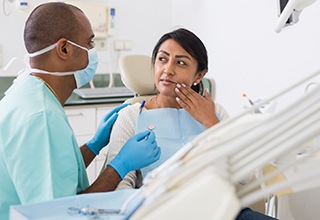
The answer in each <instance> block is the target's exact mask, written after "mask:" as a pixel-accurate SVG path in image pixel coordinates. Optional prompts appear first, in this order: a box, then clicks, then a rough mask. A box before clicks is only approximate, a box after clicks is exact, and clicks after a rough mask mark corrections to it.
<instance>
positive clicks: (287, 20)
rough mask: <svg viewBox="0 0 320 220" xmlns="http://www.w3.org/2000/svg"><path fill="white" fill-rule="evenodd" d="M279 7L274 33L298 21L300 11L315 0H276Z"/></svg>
mask: <svg viewBox="0 0 320 220" xmlns="http://www.w3.org/2000/svg"><path fill="white" fill-rule="evenodd" d="M277 1H278V6H279V19H278V22H277V24H276V28H275V31H276V32H277V33H279V32H280V31H281V30H282V29H283V28H284V27H286V26H288V25H293V24H295V23H297V22H298V21H299V16H300V13H301V12H302V10H303V9H304V8H306V7H308V6H309V5H311V4H313V3H314V2H315V1H316V0H277Z"/></svg>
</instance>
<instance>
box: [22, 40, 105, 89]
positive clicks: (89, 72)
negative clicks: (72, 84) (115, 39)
mask: <svg viewBox="0 0 320 220" xmlns="http://www.w3.org/2000/svg"><path fill="white" fill-rule="evenodd" d="M68 42H69V43H70V44H72V45H74V46H76V47H79V48H81V49H83V50H86V51H87V53H88V61H89V62H88V66H87V67H86V68H84V69H82V70H76V71H72V72H49V71H45V70H41V69H36V68H31V71H32V72H33V73H42V74H51V75H56V76H67V75H74V78H75V80H76V84H77V88H80V87H82V86H83V85H85V84H87V83H88V82H90V81H91V80H92V79H93V77H94V75H95V73H96V70H97V66H98V62H99V60H98V54H97V50H96V48H92V49H90V50H88V49H87V48H85V47H82V46H80V45H78V44H76V43H73V42H72V41H68ZM56 45H57V44H56V43H55V44H52V45H50V46H48V47H46V48H44V49H42V50H39V51H37V52H34V53H31V54H28V56H29V57H35V56H38V55H41V54H44V53H46V52H48V51H50V50H52V49H53V48H55V47H56Z"/></svg>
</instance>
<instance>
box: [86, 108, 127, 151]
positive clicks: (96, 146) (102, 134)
mask: <svg viewBox="0 0 320 220" xmlns="http://www.w3.org/2000/svg"><path fill="white" fill-rule="evenodd" d="M128 105H130V104H122V105H120V106H118V107H116V108H114V109H113V110H112V111H110V112H109V113H108V114H107V115H105V116H104V118H103V119H102V120H101V122H100V124H99V127H98V129H97V132H96V134H95V135H94V137H93V138H92V139H91V140H90V141H88V142H87V146H88V148H89V149H90V150H91V151H92V152H93V153H94V154H95V155H98V154H99V152H100V150H101V149H102V148H104V147H105V146H106V145H107V144H108V143H109V140H110V133H111V129H112V126H113V124H114V122H115V121H116V120H117V118H118V112H119V111H120V110H121V109H123V108H125V107H126V106H128Z"/></svg>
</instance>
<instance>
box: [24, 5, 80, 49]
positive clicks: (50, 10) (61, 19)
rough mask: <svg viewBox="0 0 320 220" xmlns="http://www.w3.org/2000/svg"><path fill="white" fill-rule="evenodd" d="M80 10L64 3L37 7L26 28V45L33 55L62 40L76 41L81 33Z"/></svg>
mask: <svg viewBox="0 0 320 220" xmlns="http://www.w3.org/2000/svg"><path fill="white" fill-rule="evenodd" d="M77 10H78V11H81V10H80V9H79V8H77V7H75V6H73V5H70V4H66V3H62V2H50V3H44V4H41V5H39V6H38V7H36V8H35V9H34V10H33V11H32V13H31V14H30V16H29V17H28V19H27V21H26V23H25V28H24V43H25V47H26V49H27V51H28V52H29V53H33V52H35V51H38V50H40V49H43V48H45V47H47V46H49V45H51V44H54V43H56V42H57V41H58V40H59V39H61V38H66V39H68V40H74V39H75V38H76V37H77V36H78V35H79V34H80V31H81V24H80V22H79V20H78V18H77V15H76V13H75V12H76V11H77Z"/></svg>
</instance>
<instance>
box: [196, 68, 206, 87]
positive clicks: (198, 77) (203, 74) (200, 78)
mask: <svg viewBox="0 0 320 220" xmlns="http://www.w3.org/2000/svg"><path fill="white" fill-rule="evenodd" d="M207 72H208V71H207V70H203V71H201V72H199V73H197V76H196V78H195V81H194V82H195V83H197V84H198V83H200V81H201V80H202V79H203V77H204V76H205V75H206V74H207Z"/></svg>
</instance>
